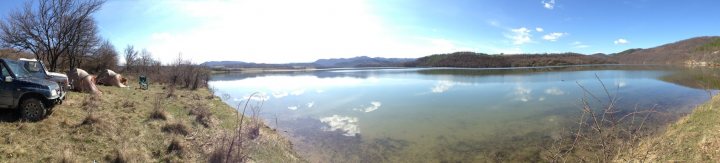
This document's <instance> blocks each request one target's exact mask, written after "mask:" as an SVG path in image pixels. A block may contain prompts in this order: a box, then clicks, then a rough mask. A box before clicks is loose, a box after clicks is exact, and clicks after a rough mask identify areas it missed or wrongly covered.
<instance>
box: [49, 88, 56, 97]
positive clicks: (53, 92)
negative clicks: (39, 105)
mask: <svg viewBox="0 0 720 163" xmlns="http://www.w3.org/2000/svg"><path fill="white" fill-rule="evenodd" d="M57 95H58V92H57V90H54V89H53V90H50V96H57Z"/></svg>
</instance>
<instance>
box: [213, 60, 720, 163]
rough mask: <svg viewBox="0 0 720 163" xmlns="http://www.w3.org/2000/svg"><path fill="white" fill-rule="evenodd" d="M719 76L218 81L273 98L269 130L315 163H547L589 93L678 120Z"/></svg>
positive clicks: (619, 72) (629, 72)
mask: <svg viewBox="0 0 720 163" xmlns="http://www.w3.org/2000/svg"><path fill="white" fill-rule="evenodd" d="M716 72H717V71H715V70H710V69H691V68H675V67H664V66H613V65H604V66H602V65H601V66H568V67H542V68H512V69H465V68H408V69H329V70H319V71H307V72H303V71H296V72H265V73H227V74H216V75H213V76H212V77H211V81H210V83H209V84H210V86H211V87H212V88H214V89H216V92H215V93H216V95H218V96H220V97H223V100H224V101H225V102H226V103H228V104H230V105H231V106H236V105H238V104H239V103H240V102H242V101H244V100H246V99H247V98H248V97H250V95H251V94H252V93H254V92H257V93H258V94H259V95H260V96H254V97H253V98H252V101H251V104H255V105H260V103H259V102H260V101H262V104H261V105H262V112H261V113H260V116H261V117H262V118H263V119H264V120H265V122H266V124H268V125H269V126H271V127H273V128H278V130H279V131H281V132H282V133H284V134H285V135H287V136H288V137H289V139H290V140H291V141H292V142H293V144H294V145H295V149H296V150H297V151H298V153H300V154H301V156H303V157H305V158H306V159H308V160H309V161H311V162H457V161H461V162H477V161H488V160H499V161H533V160H535V161H536V160H539V159H540V156H539V153H540V151H542V150H543V148H542V146H544V145H547V142H550V141H552V140H556V139H559V138H560V137H562V136H564V135H565V134H566V133H567V132H568V129H571V128H573V127H575V126H576V125H577V120H578V119H579V117H580V115H581V113H582V110H581V109H582V107H583V104H582V103H581V100H582V99H583V98H585V99H593V98H598V99H607V95H608V94H610V95H611V96H612V97H615V98H616V99H617V104H616V108H618V109H619V110H620V111H621V112H630V111H633V110H634V109H636V108H637V109H641V110H642V109H650V108H655V109H656V110H658V111H660V112H662V113H664V115H674V116H658V117H663V118H665V119H670V120H673V118H672V117H678V116H681V115H684V114H687V113H689V112H690V111H692V109H693V108H694V107H695V106H696V105H698V104H701V103H703V102H705V101H706V100H708V99H709V97H710V96H711V95H713V94H714V93H716V92H717V91H716V89H717V88H716V87H714V86H712V85H711V82H708V81H710V80H717V78H715V79H712V77H713V76H712V75H713V74H717V73H716ZM581 86H582V87H581ZM583 88H585V90H586V91H585V90H584V89H583ZM605 90H607V93H606V91H605ZM588 101H592V100H588ZM597 103H602V100H599V102H597ZM593 105H599V104H593ZM248 114H250V113H248ZM669 117H671V118H669ZM653 122H655V121H653ZM657 122H658V123H657V124H654V125H655V126H661V125H663V123H667V121H662V123H660V122H661V121H657Z"/></svg>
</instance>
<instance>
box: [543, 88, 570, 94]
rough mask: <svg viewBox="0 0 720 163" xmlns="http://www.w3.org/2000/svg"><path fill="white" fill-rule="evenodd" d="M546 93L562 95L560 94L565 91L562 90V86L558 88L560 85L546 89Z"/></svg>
mask: <svg viewBox="0 0 720 163" xmlns="http://www.w3.org/2000/svg"><path fill="white" fill-rule="evenodd" d="M545 93H546V94H549V95H555V96H560V95H564V94H565V91H563V90H560V88H558V87H552V88H548V89H545Z"/></svg>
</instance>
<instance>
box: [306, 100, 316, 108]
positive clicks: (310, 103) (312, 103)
mask: <svg viewBox="0 0 720 163" xmlns="http://www.w3.org/2000/svg"><path fill="white" fill-rule="evenodd" d="M313 106H315V101H313V102H309V103H307V107H308V108H312V107H313Z"/></svg>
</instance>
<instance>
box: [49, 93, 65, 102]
mask: <svg viewBox="0 0 720 163" xmlns="http://www.w3.org/2000/svg"><path fill="white" fill-rule="evenodd" d="M65 94H67V92H65V91H60V92H58V95H57V96H53V97H50V98H48V100H49V101H50V102H52V103H53V104H62V102H63V101H64V100H65Z"/></svg>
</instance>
